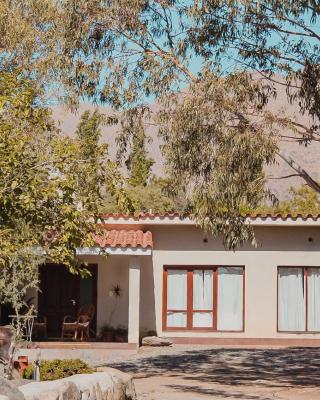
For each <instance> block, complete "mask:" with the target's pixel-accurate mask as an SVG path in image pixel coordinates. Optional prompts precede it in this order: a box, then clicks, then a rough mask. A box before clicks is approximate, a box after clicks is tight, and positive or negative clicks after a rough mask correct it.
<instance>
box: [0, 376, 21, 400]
mask: <svg viewBox="0 0 320 400" xmlns="http://www.w3.org/2000/svg"><path fill="white" fill-rule="evenodd" d="M0 395H1V396H3V397H8V398H9V399H10V400H24V396H23V394H22V393H21V392H20V391H19V390H18V389H17V388H15V387H14V385H13V384H12V383H11V382H10V381H8V380H7V379H4V378H0Z"/></svg>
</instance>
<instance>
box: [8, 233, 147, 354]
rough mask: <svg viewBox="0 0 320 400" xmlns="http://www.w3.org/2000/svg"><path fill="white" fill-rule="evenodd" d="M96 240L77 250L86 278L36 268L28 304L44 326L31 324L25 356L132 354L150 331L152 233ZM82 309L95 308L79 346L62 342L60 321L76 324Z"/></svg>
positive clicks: (105, 235)
mask: <svg viewBox="0 0 320 400" xmlns="http://www.w3.org/2000/svg"><path fill="white" fill-rule="evenodd" d="M95 240H96V243H97V246H96V247H92V248H81V249H78V255H79V257H80V258H81V260H83V261H84V262H85V263H86V265H87V266H88V269H89V271H90V273H91V275H90V276H89V277H86V278H81V277H80V276H77V275H72V274H70V273H69V272H68V271H67V270H66V268H65V267H64V266H63V265H57V264H46V265H44V266H41V267H40V269H39V277H40V292H39V293H31V292H30V293H29V295H28V299H29V300H30V299H32V302H33V304H34V306H35V309H36V310H37V317H38V318H39V319H42V321H45V327H42V328H43V329H41V330H40V331H39V330H38V329H37V324H35V325H34V329H33V336H32V342H29V343H25V344H24V345H23V348H24V355H27V354H26V350H27V352H28V351H29V352H30V354H31V353H34V349H41V351H42V353H43V354H48V355H50V357H49V358H52V357H51V355H53V354H54V355H55V356H58V355H59V356H60V357H61V356H62V355H63V354H65V352H67V353H68V354H69V353H70V354H72V353H73V352H74V351H75V350H77V357H79V354H80V353H81V352H86V351H87V350H88V349H90V350H91V351H94V352H97V354H98V353H99V352H102V353H110V352H111V353H112V352H113V351H115V350H116V351H128V350H133V351H134V350H136V349H137V348H138V346H139V338H140V335H141V333H142V332H144V331H145V332H148V330H149V331H150V330H152V329H154V326H155V318H154V300H153V302H152V301H151V303H150V299H151V300H152V298H153V296H154V295H153V287H154V283H153V270H152V259H151V254H152V253H151V252H152V236H151V233H150V232H142V231H140V230H134V231H133V230H130V231H129V230H128V231H127V230H117V231H116V230H115V231H109V230H106V231H104V232H103V236H100V237H95ZM101 250H103V254H102V252H101ZM150 295H151V297H150ZM146 304H147V305H148V306H147V308H148V310H146ZM86 305H90V306H92V308H93V309H94V316H93V318H92V320H91V321H90V329H89V331H88V332H89V333H90V335H89V338H86V340H85V341H83V342H80V341H78V340H74V338H72V337H70V338H66V337H65V336H64V335H63V321H64V319H65V317H66V316H70V317H71V318H73V320H74V321H76V320H77V318H78V317H79V315H80V314H81V310H82V309H83V306H86ZM3 316H4V315H3ZM3 316H2V317H3ZM141 316H143V317H141ZM152 321H154V323H152ZM110 334H111V335H110ZM49 353H50V354H49ZM102 353H101V354H102Z"/></svg>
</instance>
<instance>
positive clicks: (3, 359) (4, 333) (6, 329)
mask: <svg viewBox="0 0 320 400" xmlns="http://www.w3.org/2000/svg"><path fill="white" fill-rule="evenodd" d="M12 334H13V333H12V329H11V327H10V326H0V376H4V372H5V367H6V366H7V363H8V359H9V348H10V344H11V338H12Z"/></svg>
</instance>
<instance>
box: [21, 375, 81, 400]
mask: <svg viewBox="0 0 320 400" xmlns="http://www.w3.org/2000/svg"><path fill="white" fill-rule="evenodd" d="M19 390H20V391H21V392H22V393H23V394H24V397H25V399H26V400H81V394H80V392H79V389H78V388H77V386H76V385H75V384H74V383H72V382H67V381H65V380H64V379H60V380H57V381H44V382H32V383H28V384H26V385H23V386H20V387H19Z"/></svg>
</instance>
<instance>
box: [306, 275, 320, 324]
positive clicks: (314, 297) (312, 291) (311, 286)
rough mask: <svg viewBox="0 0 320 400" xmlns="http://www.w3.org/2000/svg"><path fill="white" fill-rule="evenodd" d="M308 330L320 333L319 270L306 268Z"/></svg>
mask: <svg viewBox="0 0 320 400" xmlns="http://www.w3.org/2000/svg"><path fill="white" fill-rule="evenodd" d="M308 330H309V331H320V268H308Z"/></svg>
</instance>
